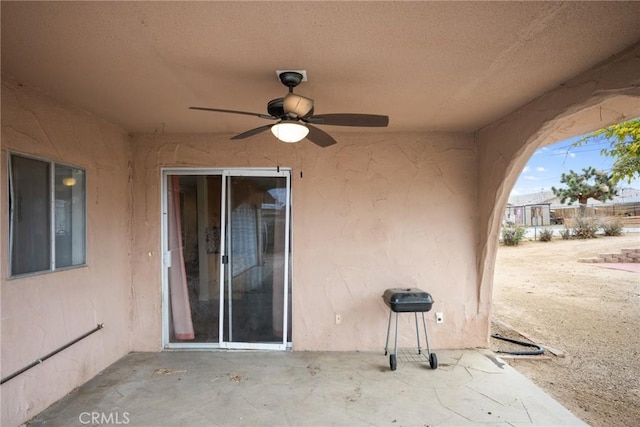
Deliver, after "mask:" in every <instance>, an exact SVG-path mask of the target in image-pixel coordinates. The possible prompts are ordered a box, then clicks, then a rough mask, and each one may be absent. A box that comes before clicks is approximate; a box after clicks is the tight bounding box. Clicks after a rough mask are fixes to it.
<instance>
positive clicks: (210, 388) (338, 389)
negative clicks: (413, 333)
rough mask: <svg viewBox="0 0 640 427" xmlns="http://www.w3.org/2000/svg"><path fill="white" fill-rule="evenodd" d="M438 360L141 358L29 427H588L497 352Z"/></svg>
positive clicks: (271, 355)
mask: <svg viewBox="0 0 640 427" xmlns="http://www.w3.org/2000/svg"><path fill="white" fill-rule="evenodd" d="M436 353H437V356H438V360H439V367H438V369H436V370H432V369H430V368H429V363H428V362H427V361H426V359H425V358H424V357H422V356H417V355H416V354H415V350H413V351H401V352H400V353H399V362H398V369H397V370H396V371H391V370H390V369H389V364H388V361H389V358H388V356H387V357H385V356H384V355H383V354H382V353H356V352H353V353H336V352H331V353H329V352H327V353H311V352H229V351H226V352H225V351H215V352H211V351H195V352H194V351H190V352H162V353H132V354H129V355H127V356H125V357H124V358H122V359H121V360H119V361H118V362H116V363H115V364H113V365H112V366H110V367H109V368H107V369H106V370H105V371H104V372H102V373H101V374H99V375H97V376H96V377H95V378H93V379H92V380H91V381H89V382H88V383H86V384H85V385H83V386H82V387H80V388H79V389H77V390H75V391H73V392H72V393H71V394H69V395H68V396H66V397H65V398H64V399H62V400H60V401H59V402H57V403H56V404H54V405H52V406H51V407H50V408H48V409H47V410H45V411H44V412H42V413H40V414H39V415H38V416H37V417H35V418H34V419H32V420H31V421H30V422H29V423H28V425H30V426H40V425H47V426H65V427H66V426H76V425H77V426H83V425H116V424H119V425H129V426H243V425H247V426H267V425H275V426H285V425H291V426H303V425H308V426H326V425H343V426H358V425H374V426H382V425H388V426H440V425H443V426H466V425H481V424H484V425H496V426H501V425H504V426H507V425H509V426H525V425H527V426H529V425H544V426H551V425H553V426H556V425H562V426H567V425H586V424H584V423H583V422H582V421H581V420H580V419H578V418H577V417H576V416H574V415H573V414H571V413H570V412H569V411H568V410H567V409H565V408H564V407H563V406H561V405H560V404H559V403H558V402H556V401H555V400H554V399H553V398H551V397H550V396H549V395H547V394H546V393H544V392H543V391H542V390H541V389H540V388H538V387H537V386H536V385H534V384H533V383H532V382H531V381H529V380H528V379H527V378H525V377H524V376H523V375H521V374H520V373H518V372H517V371H515V370H514V369H513V368H511V367H510V366H508V365H506V364H504V363H502V362H501V361H500V359H497V358H496V357H495V355H494V354H493V353H492V352H490V351H487V350H464V351H458V350H439V351H437V352H436Z"/></svg>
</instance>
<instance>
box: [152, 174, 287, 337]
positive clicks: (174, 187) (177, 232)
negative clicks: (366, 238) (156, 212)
mask: <svg viewBox="0 0 640 427" xmlns="http://www.w3.org/2000/svg"><path fill="white" fill-rule="evenodd" d="M197 173H200V171H198V172H197ZM163 178H164V185H165V189H166V191H165V192H164V194H165V200H164V209H163V213H164V219H165V227H164V239H163V242H164V254H165V257H164V265H165V269H164V275H163V277H164V325H165V327H164V343H165V346H166V347H170V348H171V347H173V348H264V349H285V348H287V345H288V343H289V341H290V338H291V322H290V320H289V316H288V313H290V304H291V295H290V292H291V287H290V285H289V284H290V275H289V258H290V256H289V254H290V251H289V212H290V209H289V205H290V196H289V194H290V184H289V183H290V179H289V171H288V170H281V171H278V172H276V171H264V170H242V171H240V170H238V171H236V170H226V171H211V173H208V174H189V171H188V170H174V171H165V172H164V173H163Z"/></svg>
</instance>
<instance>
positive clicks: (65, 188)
mask: <svg viewBox="0 0 640 427" xmlns="http://www.w3.org/2000/svg"><path fill="white" fill-rule="evenodd" d="M55 171H56V173H55V214H54V226H55V236H56V243H55V244H56V264H55V266H56V268H62V267H69V266H72V265H81V264H84V263H85V172H84V171H83V170H82V169H77V168H73V167H69V166H63V165H55Z"/></svg>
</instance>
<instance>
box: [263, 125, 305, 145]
mask: <svg viewBox="0 0 640 427" xmlns="http://www.w3.org/2000/svg"><path fill="white" fill-rule="evenodd" d="M271 133H273V136H275V137H276V138H278V139H279V140H280V141H282V142H289V143H294V142H299V141H302V140H303V139H304V138H305V137H306V136H307V135H308V134H309V128H308V127H306V126H305V125H302V124H300V123H296V122H280V123H276V124H275V125H273V126H271Z"/></svg>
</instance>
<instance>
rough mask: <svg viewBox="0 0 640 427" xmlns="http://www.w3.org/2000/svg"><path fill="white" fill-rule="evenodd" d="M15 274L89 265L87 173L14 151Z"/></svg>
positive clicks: (12, 227)
mask: <svg viewBox="0 0 640 427" xmlns="http://www.w3.org/2000/svg"><path fill="white" fill-rule="evenodd" d="M9 256H10V262H9V268H10V277H16V276H22V275H27V274H34V273H42V272H51V271H55V270H59V269H63V268H69V267H75V266H80V265H85V263H86V172H85V170H84V169H82V168H78V167H75V166H69V165H64V164H60V163H55V162H52V161H48V160H43V159H38V158H34V157H27V156H23V155H18V154H10V155H9Z"/></svg>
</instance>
